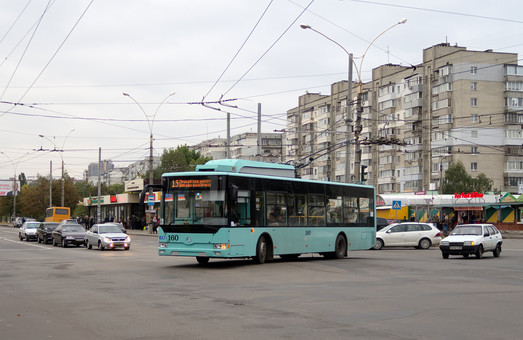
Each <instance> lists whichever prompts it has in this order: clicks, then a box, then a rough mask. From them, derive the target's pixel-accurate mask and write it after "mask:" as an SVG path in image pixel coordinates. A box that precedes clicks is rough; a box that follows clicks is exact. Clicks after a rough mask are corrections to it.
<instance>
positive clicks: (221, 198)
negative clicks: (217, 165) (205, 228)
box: [164, 177, 227, 226]
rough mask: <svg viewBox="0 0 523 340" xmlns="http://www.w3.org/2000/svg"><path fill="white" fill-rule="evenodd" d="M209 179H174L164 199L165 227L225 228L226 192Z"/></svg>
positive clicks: (217, 183)
mask: <svg viewBox="0 0 523 340" xmlns="http://www.w3.org/2000/svg"><path fill="white" fill-rule="evenodd" d="M218 187H219V181H218V180H217V179H216V178H211V177H193V178H174V179H171V180H170V181H169V187H168V190H167V193H166V196H165V209H164V218H165V221H164V224H166V225H185V226H187V225H210V226H212V225H214V226H225V225H226V224H227V218H226V216H225V211H224V207H225V190H223V189H219V188H218Z"/></svg>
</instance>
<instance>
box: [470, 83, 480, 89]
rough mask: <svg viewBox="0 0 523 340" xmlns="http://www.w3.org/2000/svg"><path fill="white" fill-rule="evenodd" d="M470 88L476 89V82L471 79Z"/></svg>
mask: <svg viewBox="0 0 523 340" xmlns="http://www.w3.org/2000/svg"><path fill="white" fill-rule="evenodd" d="M470 90H471V91H477V90H478V83H477V82H475V81H473V82H471V83H470Z"/></svg>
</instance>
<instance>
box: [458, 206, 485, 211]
mask: <svg viewBox="0 0 523 340" xmlns="http://www.w3.org/2000/svg"><path fill="white" fill-rule="evenodd" d="M454 210H455V211H483V207H454Z"/></svg>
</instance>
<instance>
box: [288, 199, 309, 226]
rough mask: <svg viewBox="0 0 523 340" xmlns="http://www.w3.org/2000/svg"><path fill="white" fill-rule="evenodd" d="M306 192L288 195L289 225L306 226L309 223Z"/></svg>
mask: <svg viewBox="0 0 523 340" xmlns="http://www.w3.org/2000/svg"><path fill="white" fill-rule="evenodd" d="M305 197H306V196H305V195H304V194H289V197H288V202H289V205H288V209H287V210H288V217H289V226H292V227H297V226H305V225H307V209H305V207H306V203H307V202H306V201H305Z"/></svg>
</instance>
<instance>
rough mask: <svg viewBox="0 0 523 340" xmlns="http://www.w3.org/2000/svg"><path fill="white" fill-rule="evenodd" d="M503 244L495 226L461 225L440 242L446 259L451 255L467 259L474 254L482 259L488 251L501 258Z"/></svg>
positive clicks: (442, 253)
mask: <svg viewBox="0 0 523 340" xmlns="http://www.w3.org/2000/svg"><path fill="white" fill-rule="evenodd" d="M502 244H503V237H502V236H501V233H500V231H499V230H498V229H497V228H496V227H495V226H494V225H493V224H460V225H458V226H457V227H456V228H454V230H452V232H451V233H450V235H449V236H447V237H445V238H444V239H443V240H442V241H441V242H440V244H439V249H440V250H441V255H442V256H443V258H444V259H448V258H449V255H461V256H463V257H465V258H467V257H469V255H472V254H474V255H476V258H478V259H480V258H482V257H483V253H484V252H486V251H491V252H492V254H494V257H499V255H500V254H501V245H502Z"/></svg>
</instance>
